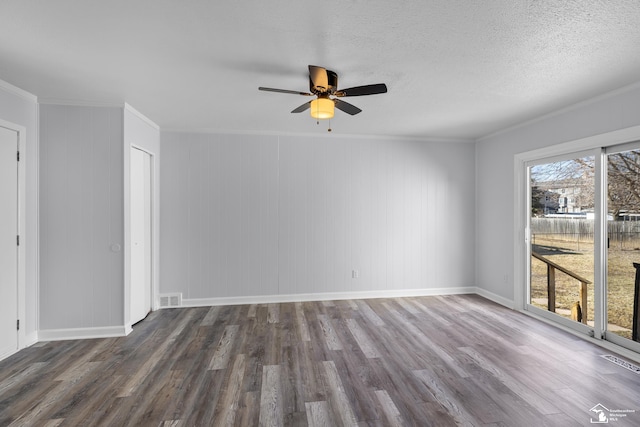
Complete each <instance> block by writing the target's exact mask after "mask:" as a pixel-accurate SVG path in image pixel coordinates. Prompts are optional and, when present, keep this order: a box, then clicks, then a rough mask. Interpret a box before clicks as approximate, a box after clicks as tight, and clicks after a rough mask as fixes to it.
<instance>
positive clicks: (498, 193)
mask: <svg viewBox="0 0 640 427" xmlns="http://www.w3.org/2000/svg"><path fill="white" fill-rule="evenodd" d="M638 111H640V85H634V86H630V87H627V88H624V89H621V90H619V91H616V92H612V93H610V94H606V95H603V96H600V97H598V98H595V99H592V100H590V101H588V102H584V103H581V104H578V105H575V106H573V107H571V108H568V109H565V110H562V111H559V112H556V113H554V114H550V115H548V116H545V117H542V118H540V119H538V120H536V121H532V122H529V123H527V124H523V125H521V126H518V127H516V128H513V129H510V130H506V131H503V132H500V133H499V134H496V135H493V136H489V137H487V138H483V139H481V140H479V141H478V142H477V146H476V176H477V177H476V197H477V226H476V230H477V249H476V256H477V259H476V266H477V272H476V281H477V285H478V287H479V288H480V289H481V290H484V291H487V292H489V293H490V294H492V295H495V296H498V297H500V298H503V299H505V300H511V301H513V298H514V282H513V280H514V277H513V276H514V275H513V266H514V208H515V205H514V203H515V201H514V183H513V182H514V155H515V154H517V153H522V152H526V151H530V150H534V149H538V148H542V147H547V146H551V145H556V144H559V143H563V142H569V141H574V140H578V139H581V138H586V137H589V136H594V135H599V134H603V133H607V132H612V131H615V130H619V129H624V128H627V127H631V126H636V125H640V114H638ZM517 286H524V284H517Z"/></svg>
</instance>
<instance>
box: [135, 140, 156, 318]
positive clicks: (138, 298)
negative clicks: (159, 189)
mask: <svg viewBox="0 0 640 427" xmlns="http://www.w3.org/2000/svg"><path fill="white" fill-rule="evenodd" d="M130 164H131V175H130V176H131V178H130V179H131V191H130V194H131V203H130V208H131V213H130V215H131V216H130V218H131V323H132V324H133V323H136V322H139V321H140V320H142V319H144V318H145V317H146V316H147V314H148V313H149V311H151V283H152V282H151V274H152V267H151V155H150V154H149V153H146V152H144V151H142V150H138V149H136V148H131V162H130Z"/></svg>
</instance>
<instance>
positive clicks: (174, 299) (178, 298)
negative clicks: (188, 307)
mask: <svg viewBox="0 0 640 427" xmlns="http://www.w3.org/2000/svg"><path fill="white" fill-rule="evenodd" d="M181 305H182V294H181V293H177V294H162V295H160V308H169V307H180V306H181Z"/></svg>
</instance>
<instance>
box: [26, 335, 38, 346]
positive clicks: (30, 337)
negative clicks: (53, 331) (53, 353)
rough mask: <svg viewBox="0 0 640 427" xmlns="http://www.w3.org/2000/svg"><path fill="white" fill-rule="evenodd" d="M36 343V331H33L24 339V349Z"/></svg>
mask: <svg viewBox="0 0 640 427" xmlns="http://www.w3.org/2000/svg"><path fill="white" fill-rule="evenodd" d="M37 342H38V331H33V332H31V333H30V334H27V335H25V337H24V347H30V346H32V345H34V344H36V343H37Z"/></svg>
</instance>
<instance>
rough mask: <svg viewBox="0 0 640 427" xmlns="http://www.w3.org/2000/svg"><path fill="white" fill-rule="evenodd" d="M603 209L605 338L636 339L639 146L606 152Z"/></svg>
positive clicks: (639, 252)
mask: <svg viewBox="0 0 640 427" xmlns="http://www.w3.org/2000/svg"><path fill="white" fill-rule="evenodd" d="M607 211H608V215H607V217H608V218H607V219H608V221H607V237H608V239H607V240H608V250H607V289H606V295H607V299H606V300H607V328H606V330H607V338H608V339H609V337H610V335H609V334H615V335H617V336H618V337H621V338H625V339H628V340H633V341H640V340H639V339H638V334H639V332H638V331H637V329H638V326H637V325H636V331H634V322H633V318H634V303H635V304H638V302H637V300H638V294H637V293H638V290H637V289H636V287H635V278H636V268H634V263H635V264H640V150H639V149H635V150H629V151H623V152H619V153H612V154H608V155H607ZM634 335H635V337H634Z"/></svg>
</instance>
